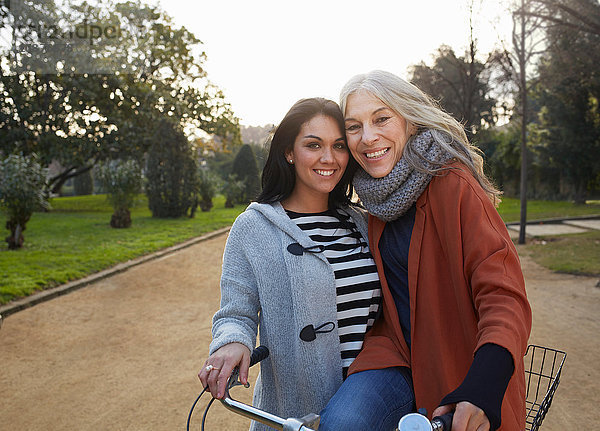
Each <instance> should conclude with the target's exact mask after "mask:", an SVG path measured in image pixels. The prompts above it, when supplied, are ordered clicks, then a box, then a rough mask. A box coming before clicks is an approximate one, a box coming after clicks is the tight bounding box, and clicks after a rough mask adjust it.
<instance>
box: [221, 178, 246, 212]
mask: <svg viewBox="0 0 600 431" xmlns="http://www.w3.org/2000/svg"><path fill="white" fill-rule="evenodd" d="M223 194H224V195H225V208H233V207H234V206H235V204H238V203H241V202H243V198H242V197H243V195H244V182H243V181H240V180H238V178H237V176H235V175H233V174H231V175H229V177H227V180H226V181H225V182H224V183H223Z"/></svg>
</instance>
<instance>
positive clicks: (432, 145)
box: [353, 130, 452, 222]
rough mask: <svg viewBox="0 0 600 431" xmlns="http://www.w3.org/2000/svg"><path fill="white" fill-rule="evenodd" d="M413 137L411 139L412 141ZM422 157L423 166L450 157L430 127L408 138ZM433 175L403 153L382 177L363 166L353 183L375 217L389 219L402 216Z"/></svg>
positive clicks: (435, 164)
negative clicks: (408, 160) (408, 159)
mask: <svg viewBox="0 0 600 431" xmlns="http://www.w3.org/2000/svg"><path fill="white" fill-rule="evenodd" d="M411 141H412V142H411ZM409 145H410V146H412V150H413V151H414V152H415V153H417V154H418V155H419V156H421V157H422V158H423V167H425V168H427V169H435V168H439V167H440V166H441V165H443V164H444V163H445V162H447V161H448V160H450V159H451V157H452V156H451V155H450V154H448V152H447V151H446V150H444V149H443V148H442V147H441V146H440V145H439V144H438V143H437V142H436V141H435V139H434V137H433V134H432V132H431V131H430V130H424V131H422V132H420V133H419V134H417V135H415V136H413V137H411V138H410V140H409V142H407V144H406V147H404V151H405V153H406V150H407V149H408V146H409ZM432 177H433V175H431V174H428V173H424V172H420V171H418V170H416V169H415V168H414V167H413V166H411V165H410V164H409V163H408V162H407V161H406V160H405V158H404V157H402V158H401V159H400V161H398V163H397V164H396V166H394V168H393V169H392V170H391V172H390V173H389V174H387V175H386V176H385V177H383V178H373V177H372V176H370V175H369V174H367V173H366V172H365V171H364V170H363V169H362V168H361V169H358V171H357V172H356V174H355V175H354V180H353V185H354V188H355V189H356V193H357V194H358V197H359V198H360V200H361V201H362V203H363V205H364V206H365V208H366V209H367V211H369V213H370V214H373V215H374V216H375V217H377V218H380V219H381V220H383V221H386V222H389V221H393V220H396V219H397V218H399V217H401V216H402V215H403V214H404V213H405V212H406V211H408V209H409V208H410V207H411V206H412V205H413V204H414V203H415V202H416V201H417V199H418V198H419V196H421V193H423V191H425V188H426V187H427V185H428V184H429V181H431V178H432Z"/></svg>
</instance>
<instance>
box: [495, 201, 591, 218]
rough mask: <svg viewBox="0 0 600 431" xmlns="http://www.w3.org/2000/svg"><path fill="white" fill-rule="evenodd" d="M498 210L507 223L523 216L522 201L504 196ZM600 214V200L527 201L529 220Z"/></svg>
mask: <svg viewBox="0 0 600 431" xmlns="http://www.w3.org/2000/svg"><path fill="white" fill-rule="evenodd" d="M498 212H499V213H500V215H501V216H502V219H503V220H504V222H505V223H511V222H518V221H519V220H520V217H521V201H520V200H519V199H514V198H507V197H503V198H502V202H501V203H500V206H499V207H498ZM588 215H600V202H599V201H594V202H591V203H587V204H586V205H575V204H573V203H572V202H566V201H534V200H528V201H527V220H530V221H531V220H545V219H552V218H561V217H581V216H588Z"/></svg>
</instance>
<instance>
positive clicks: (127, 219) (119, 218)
mask: <svg viewBox="0 0 600 431" xmlns="http://www.w3.org/2000/svg"><path fill="white" fill-rule="evenodd" d="M110 226H111V227H114V228H126V227H130V226H131V213H130V212H129V210H128V209H126V208H120V209H118V210H115V213H114V214H113V215H112V217H111V218H110Z"/></svg>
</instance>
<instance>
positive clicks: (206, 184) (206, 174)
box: [198, 169, 219, 211]
mask: <svg viewBox="0 0 600 431" xmlns="http://www.w3.org/2000/svg"><path fill="white" fill-rule="evenodd" d="M218 186H219V179H218V178H217V177H216V175H215V174H213V173H212V172H211V171H209V170H208V169H200V170H198V194H199V198H200V201H199V205H200V209H201V210H202V211H210V209H211V208H212V207H213V202H212V200H213V198H214V197H215V195H216V194H217V188H218Z"/></svg>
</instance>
